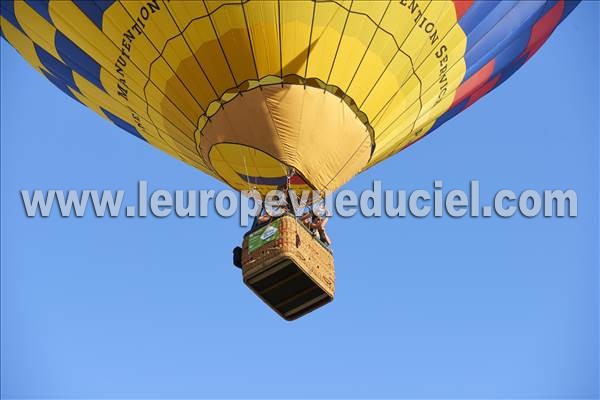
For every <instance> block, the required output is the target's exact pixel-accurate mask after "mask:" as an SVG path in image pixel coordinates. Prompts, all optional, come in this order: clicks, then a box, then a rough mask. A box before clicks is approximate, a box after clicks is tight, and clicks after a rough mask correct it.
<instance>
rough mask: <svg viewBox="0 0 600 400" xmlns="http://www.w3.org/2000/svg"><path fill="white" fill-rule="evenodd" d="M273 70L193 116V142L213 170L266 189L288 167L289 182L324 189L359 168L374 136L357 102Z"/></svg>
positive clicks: (240, 185)
mask: <svg viewBox="0 0 600 400" xmlns="http://www.w3.org/2000/svg"><path fill="white" fill-rule="evenodd" d="M275 78H276V79H279V81H276V82H272V81H269V82H270V83H267V82H266V81H263V83H264V86H255V87H253V88H251V89H248V90H246V91H240V92H239V93H237V94H235V95H232V96H231V98H229V99H228V101H227V102H224V103H220V104H219V108H218V109H217V111H215V112H214V113H213V114H212V116H211V118H210V119H208V118H207V119H206V120H205V121H201V123H200V124H199V127H198V130H197V137H196V143H197V149H198V152H199V153H200V154H201V155H202V158H203V160H204V161H205V163H206V164H207V165H209V166H210V167H211V169H212V170H213V172H214V173H215V175H217V176H218V177H219V178H220V179H221V180H223V181H224V182H226V183H227V184H229V185H230V186H231V187H233V188H235V189H237V190H240V191H242V190H251V189H256V190H258V191H259V192H261V193H265V192H268V191H270V190H272V189H276V188H277V187H279V186H280V185H282V184H285V183H286V182H287V179H288V177H291V178H293V176H291V175H290V170H292V169H293V170H294V171H295V174H294V175H295V176H296V178H293V179H295V181H294V182H290V183H291V184H292V187H291V188H293V189H295V190H318V191H322V192H326V191H332V190H335V189H337V188H338V187H339V186H341V185H342V184H344V183H345V182H347V181H348V180H350V179H351V178H352V177H353V176H355V175H356V174H358V173H359V172H361V171H362V170H363V169H364V168H365V167H366V166H367V165H368V162H369V160H370V158H371V155H372V151H373V147H374V146H373V143H374V142H373V134H372V130H371V129H369V125H368V124H367V123H366V116H364V114H361V113H359V112H356V111H355V110H354V109H353V108H352V106H351V105H349V103H350V104H352V105H353V104H355V103H354V102H353V101H351V100H348V99H345V98H344V97H340V96H339V95H334V94H333V93H332V92H331V91H330V90H327V88H323V87H321V86H318V87H315V85H317V84H318V82H320V81H318V80H316V79H313V80H310V79H309V80H306V85H304V83H305V80H304V78H299V77H298V78H299V79H300V81H299V82H298V83H294V84H289V83H282V81H281V80H280V79H281V78H280V77H275ZM288 79H291V78H290V77H288ZM257 82H258V81H257ZM329 89H331V88H329ZM361 115H362V117H361Z"/></svg>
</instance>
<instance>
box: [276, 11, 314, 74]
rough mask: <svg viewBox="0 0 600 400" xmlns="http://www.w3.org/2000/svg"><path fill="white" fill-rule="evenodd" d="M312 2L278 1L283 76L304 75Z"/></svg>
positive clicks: (309, 39)
mask: <svg viewBox="0 0 600 400" xmlns="http://www.w3.org/2000/svg"><path fill="white" fill-rule="evenodd" d="M314 4H315V3H314V2H312V1H308V0H297V1H282V2H280V7H281V16H280V20H281V54H282V64H283V75H284V76H285V75H288V74H296V75H300V76H304V72H305V69H306V57H307V55H308V46H309V44H310V41H311V38H310V28H311V22H312V14H313V6H314ZM312 41H314V39H313V40H312Z"/></svg>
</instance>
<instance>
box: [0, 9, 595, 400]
mask: <svg viewBox="0 0 600 400" xmlns="http://www.w3.org/2000/svg"><path fill="white" fill-rule="evenodd" d="M598 8H599V5H598V3H595V2H588V3H584V4H581V5H580V6H579V7H578V8H577V9H576V10H575V11H574V12H573V13H572V14H571V16H570V17H569V18H567V20H566V21H565V22H564V23H563V24H562V25H561V26H560V27H559V28H558V30H557V31H556V32H555V34H554V35H553V37H551V38H550V40H549V42H548V43H547V44H546V45H545V46H544V47H543V48H542V49H541V50H540V52H539V53H538V54H536V55H535V56H534V57H533V59H532V60H530V62H529V63H528V64H526V65H525V66H524V67H523V68H522V69H521V70H520V71H518V72H517V73H516V74H515V75H514V76H513V77H512V78H511V79H510V80H509V81H508V82H506V83H505V84H504V85H502V86H501V87H500V88H498V89H497V90H495V91H494V92H493V93H492V94H491V95H489V96H487V97H485V98H484V99H482V100H481V101H479V102H478V103H477V104H476V105H474V106H473V107H471V108H470V109H469V110H467V111H466V112H465V113H463V114H461V115H460V116H458V117H457V118H455V119H453V120H452V121H450V122H449V123H447V124H446V125H445V126H443V127H442V128H440V129H438V130H437V131H436V132H435V133H434V134H432V135H431V136H429V137H428V138H426V139H425V140H423V141H421V142H419V143H418V144H416V145H414V146H412V147H410V148H409V149H408V150H406V151H404V152H402V153H401V154H400V155H398V156H396V157H394V158H392V159H390V160H388V161H386V162H385V163H383V164H381V165H379V166H378V167H376V168H373V169H372V170H370V171H368V172H367V173H365V174H363V175H362V176H360V177H358V178H356V179H354V180H353V181H352V182H351V183H350V184H348V185H347V186H346V187H347V188H350V189H355V190H361V189H364V188H367V187H369V186H370V183H371V181H372V180H373V179H382V180H383V185H384V187H386V188H404V189H408V190H411V189H417V188H430V187H432V185H433V180H434V179H442V180H443V181H444V187H446V188H449V187H456V188H463V189H467V188H468V182H469V180H470V179H479V180H480V181H481V186H482V187H481V189H482V199H491V198H492V195H493V194H494V193H495V191H496V190H499V189H503V188H510V189H512V190H515V191H520V190H523V189H525V188H533V189H537V190H543V189H553V188H560V189H569V188H571V189H575V190H576V191H577V194H578V199H579V216H578V217H577V218H571V219H567V218H565V219H557V218H543V217H537V218H533V219H526V218H523V217H520V216H517V217H514V218H512V219H501V218H499V217H493V218H487V219H483V218H480V219H472V218H462V219H452V218H449V217H444V218H433V217H428V218H425V219H417V218H404V219H396V220H394V219H388V218H379V219H368V220H365V219H361V218H358V217H356V218H352V219H342V218H337V219H334V220H332V221H331V223H330V224H329V226H330V233H331V236H332V237H333V239H334V241H335V257H336V266H337V296H336V300H335V301H334V303H332V304H330V305H328V306H326V307H325V308H323V309H321V310H319V311H317V312H315V313H313V314H311V315H309V316H307V317H306V318H303V319H300V320H298V321H296V322H294V323H287V322H285V321H283V320H281V319H280V318H279V317H277V316H276V315H275V314H274V313H273V312H271V311H270V310H269V309H268V308H266V307H265V305H263V304H262V303H261V302H260V301H259V300H258V299H257V298H256V297H255V296H254V295H253V294H252V293H251V292H250V291H249V290H248V289H247V288H246V287H245V286H243V284H242V282H241V276H240V271H239V270H237V269H236V268H234V267H232V266H231V264H230V254H231V248H232V247H233V246H235V245H236V244H237V243H238V242H239V240H240V238H241V235H242V232H243V230H242V229H241V228H239V226H238V225H237V223H236V221H235V220H233V219H223V218H219V217H217V216H214V215H213V216H211V217H210V218H208V219H180V218H177V217H175V216H173V217H169V218H166V219H157V218H151V217H149V218H145V219H132V218H124V217H122V218H115V219H111V218H94V217H93V216H91V215H88V216H86V217H84V218H66V219H65V218H60V217H58V216H56V215H54V216H53V217H51V218H46V219H42V218H33V219H28V218H26V217H25V213H24V211H23V207H22V204H21V200H20V195H19V190H20V189H37V188H39V189H126V190H128V196H127V197H126V201H128V202H129V203H131V202H133V201H134V196H135V188H136V183H137V181H138V180H139V179H147V180H148V181H149V184H150V187H151V188H152V189H157V188H163V189H167V190H175V189H209V188H213V189H218V188H222V187H223V186H222V185H220V184H219V183H217V182H216V181H214V180H213V179H211V178H208V177H206V176H204V175H202V174H201V173H199V172H198V171H196V170H194V169H193V168H191V167H189V166H187V165H185V164H183V163H181V162H179V161H177V160H175V159H173V158H170V157H169V156H167V155H165V154H163V153H161V152H159V151H158V150H156V149H154V148H152V147H150V146H148V145H145V144H144V143H142V142H140V141H138V140H136V139H135V138H133V137H132V136H131V135H128V134H127V133H125V132H123V131H120V130H119V129H118V128H117V127H115V126H113V125H112V124H110V123H109V122H107V121H105V120H103V119H101V118H99V117H98V116H97V115H95V114H94V113H93V112H91V111H89V110H87V109H86V108H84V107H82V106H81V105H80V104H78V103H76V102H74V101H73V100H71V99H70V98H68V97H67V96H65V95H64V94H63V93H61V92H60V91H59V90H57V89H56V88H54V87H53V86H52V85H51V84H50V83H49V82H47V81H46V80H45V79H44V78H43V77H42V76H41V75H39V74H37V73H36V72H35V71H34V70H33V69H31V68H30V67H29V66H28V65H27V64H26V63H25V61H24V60H22V59H21V58H20V57H18V55H17V53H16V52H15V51H14V50H13V49H12V48H11V47H10V46H9V45H7V43H6V42H5V41H2V42H1V47H2V49H1V51H2V53H1V54H2V64H1V65H2V70H1V72H2V80H1V85H2V86H1V89H2V94H1V96H2V97H1V99H2V115H1V116H2V125H1V128H2V131H1V137H2V142H1V144H2V164H1V166H2V186H1V202H2V203H1V207H2V231H1V233H2V255H1V257H2V258H1V261H2V295H1V296H2V331H1V334H2V347H1V351H2V365H1V366H2V396H3V397H38V398H41V397H61V398H64V397H94V398H100V397H120V398H130V397H188V398H189V397H258V398H265V397H277V398H282V397H296V398H297V397H314V396H318V397H334V396H336V397H346V398H347V397H405V398H416V397H420V398H425V397H427V398H433V397H436V398H441V397H444V398H449V397H453V398H465V397H478V398H482V397H494V398H499V397H511V398H514V397H520V398H528V397H538V398H540V397H542V398H549V397H555V398H556V397H570V398H575V397H580V398H592V397H597V395H598V375H599V371H598V352H599V348H598V243H599V238H598V208H599V207H598V184H599V176H598V151H599V150H598V149H599V146H598V136H599V125H598V123H599V122H598V110H599V109H600V104H599V99H598V93H599V79H598V71H599V62H598V59H599V54H598V52H599V48H600V45H599V42H598V20H599V18H598V16H599V12H598Z"/></svg>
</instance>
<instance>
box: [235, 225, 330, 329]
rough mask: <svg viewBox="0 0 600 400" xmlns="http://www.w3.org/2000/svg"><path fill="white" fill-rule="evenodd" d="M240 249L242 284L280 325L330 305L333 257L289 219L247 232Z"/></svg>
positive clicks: (300, 226) (301, 226)
mask: <svg viewBox="0 0 600 400" xmlns="http://www.w3.org/2000/svg"><path fill="white" fill-rule="evenodd" d="M242 249H243V251H242V270H243V276H244V283H245V284H246V285H247V286H248V287H249V288H250V289H252V290H253V291H254V292H255V293H256V294H257V295H258V296H259V297H260V298H261V299H262V300H263V301H264V302H265V303H267V304H268V305H269V306H270V307H271V308H273V310H275V311H276V312H277V313H278V314H279V315H281V316H282V317H283V318H285V319H286V320H288V321H290V320H293V319H296V318H298V317H301V316H302V315H304V314H306V313H309V312H311V311H313V310H315V309H316V308H319V307H321V306H322V305H325V304H327V303H329V302H330V301H331V300H333V295H334V290H335V287H334V285H335V272H334V267H333V255H332V254H331V252H330V251H329V250H328V249H327V248H326V247H325V246H324V245H323V244H322V243H321V241H320V240H319V239H317V238H315V237H313V236H312V235H311V233H310V232H309V231H308V229H306V228H305V227H304V226H303V225H302V223H301V222H299V221H298V220H297V219H296V218H295V217H294V216H291V215H287V214H286V215H283V216H281V217H279V218H277V219H275V220H274V221H271V222H270V223H269V224H268V225H266V226H263V227H261V228H259V229H256V230H254V231H251V232H249V233H248V234H247V235H246V236H245V237H244V243H243V246H242Z"/></svg>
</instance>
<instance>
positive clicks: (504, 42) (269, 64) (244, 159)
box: [1, 0, 576, 193]
mask: <svg viewBox="0 0 600 400" xmlns="http://www.w3.org/2000/svg"><path fill="white" fill-rule="evenodd" d="M575 4H576V3H573V2H568V3H565V2H564V1H558V2H557V1H550V2H544V1H525V2H513V1H503V2H493V1H413V0H399V1H359V0H355V1H309V0H294V1H269V0H247V1H175V0H171V1H168V0H165V1H161V0H151V1H131V0H128V1H105V0H95V1H88V0H85V1H84V0H73V1H70V0H69V1H68V0H60V1H49V2H47V1H14V2H13V1H2V2H1V10H2V17H1V28H2V36H3V37H4V38H5V39H6V40H7V41H8V42H10V43H11V44H12V45H13V46H14V47H15V49H17V51H19V53H20V54H21V55H22V56H23V57H24V58H25V59H27V60H28V61H29V62H30V63H31V64H32V65H33V66H34V67H35V68H36V69H37V70H38V71H39V72H41V73H42V74H44V75H45V76H46V77H47V78H48V80H50V81H51V82H52V83H54V84H55V85H56V86H58V87H59V88H60V89H61V90H63V91H64V92H65V93H67V94H68V95H70V96H72V97H73V98H75V99H76V100H77V101H79V102H81V103H82V104H84V105H86V106H87V107H89V108H91V109H92V110H94V111H96V112H97V113H98V114H100V115H102V116H103V117H105V118H108V119H109V120H111V121H112V122H114V123H115V124H116V125H118V126H120V127H122V128H123V129H125V130H127V131H128V132H130V133H132V134H133V135H135V136H137V137H139V138H141V139H143V140H145V141H147V142H149V143H151V144H152V145H154V146H156V147H158V148H160V149H162V150H163V151H165V152H167V153H169V154H172V155H173V156H175V157H177V158H179V159H181V160H183V161H185V162H186V163H189V164H191V165H193V166H195V167H197V168H198V169H200V170H202V171H204V172H206V173H208V174H210V175H212V176H215V177H217V178H218V179H220V180H222V181H224V182H226V183H227V184H229V185H231V186H232V187H234V188H236V189H239V190H243V189H252V188H256V189H258V190H259V191H261V192H263V193H264V192H265V191H267V190H269V189H272V188H274V187H276V186H278V185H281V184H282V183H284V182H285V181H286V178H287V177H288V175H289V171H290V170H291V169H293V170H294V171H295V176H294V177H293V178H292V184H293V186H295V187H296V188H307V187H308V188H313V189H318V190H334V189H336V188H338V187H339V186H340V185H342V184H343V183H345V182H346V181H348V180H349V179H351V178H352V177H353V176H355V175H356V174H358V173H360V172H361V171H363V170H365V169H366V168H369V167H370V166H372V165H374V164H376V163H378V162H380V161H382V160H384V159H385V158H386V157H389V156H391V155H393V154H395V153H396V152H398V151H400V150H402V149H403V148H405V147H406V146H408V145H410V144H411V143H413V142H415V141H416V140H418V139H420V138H422V137H423V136H424V135H426V134H427V133H428V132H430V131H431V130H433V129H435V128H437V126H439V125H441V124H442V123H443V122H445V121H446V120H448V119H449V118H451V117H453V116H454V115H456V114H458V113H459V112H460V111H462V110H464V109H465V108H467V107H468V106H469V105H471V104H472V103H473V102H474V101H476V100H477V99H479V98H480V97H481V96H483V95H484V94H486V93H487V92H489V91H490V90H491V89H493V88H494V87H496V86H497V85H498V84H500V83H501V82H503V81H504V80H505V79H506V78H508V77H509V76H510V75H511V74H512V73H513V72H514V71H516V70H517V69H518V68H519V67H521V65H523V63H524V62H525V61H526V60H527V59H528V58H529V57H530V56H531V55H532V54H533V53H534V52H535V51H536V50H537V49H538V48H539V47H540V46H541V45H542V44H543V43H544V41H545V40H546V39H547V38H548V36H549V35H550V33H551V32H552V31H553V30H554V28H555V27H556V26H557V25H558V24H559V23H560V21H562V20H563V19H564V18H565V17H566V16H567V15H568V14H569V12H570V11H571V10H572V9H573V8H574V7H575Z"/></svg>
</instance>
